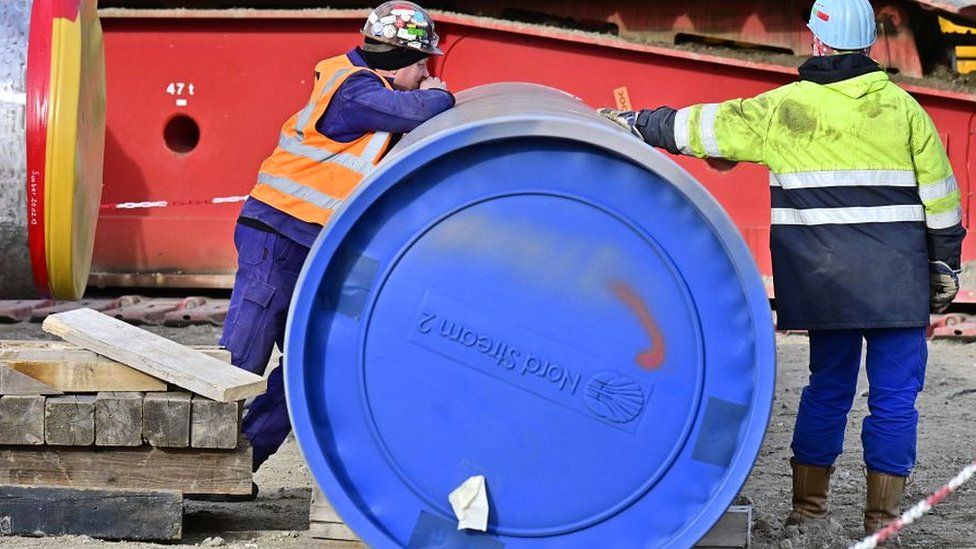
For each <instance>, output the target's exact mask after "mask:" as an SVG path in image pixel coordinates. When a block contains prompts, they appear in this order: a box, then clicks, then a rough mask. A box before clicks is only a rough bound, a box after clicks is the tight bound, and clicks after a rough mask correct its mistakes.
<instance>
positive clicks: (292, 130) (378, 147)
mask: <svg viewBox="0 0 976 549" xmlns="http://www.w3.org/2000/svg"><path fill="white" fill-rule="evenodd" d="M368 70H371V69H369V68H366V67H357V66H355V65H353V64H352V63H351V62H350V61H349V58H348V57H346V56H345V55H341V56H338V57H333V58H331V59H326V60H324V61H320V62H319V63H318V64H317V65H316V66H315V75H316V81H315V86H314V87H313V89H312V96H311V98H310V99H309V102H308V105H306V106H305V108H304V109H302V110H301V111H299V112H298V113H296V114H295V115H294V116H292V117H291V118H289V119H288V121H287V122H285V125H284V127H282V129H281V135H280V136H279V139H278V146H277V147H276V148H275V150H274V152H273V153H271V156H269V157H268V158H267V159H266V160H265V161H264V162H263V163H262V164H261V169H260V172H259V173H258V184H257V185H256V186H255V187H254V189H253V190H252V191H251V196H253V197H254V198H256V199H258V200H260V201H261V202H263V203H265V204H267V205H269V206H272V207H273V208H275V209H278V210H281V211H283V212H285V213H287V214H289V215H292V216H294V217H296V218H298V219H301V220H302V221H306V222H309V223H317V224H320V225H324V224H325V223H326V222H327V221H328V219H329V217H330V216H331V215H332V212H333V211H334V210H335V208H336V207H337V206H339V205H340V204H342V202H343V200H345V199H346V198H347V197H348V196H349V195H350V194H351V193H352V191H353V190H354V189H355V188H356V187H357V186H358V185H359V183H360V182H361V181H362V180H363V178H364V177H365V176H366V175H367V174H369V172H370V171H372V169H373V167H374V166H376V164H378V163H379V161H380V159H381V158H382V157H383V155H384V154H385V153H386V150H387V148H388V147H389V145H390V134H389V133H387V132H371V133H366V134H364V135H363V136H362V137H360V138H358V139H355V140H353V141H350V142H348V143H344V142H340V141H334V140H332V139H330V138H328V137H326V136H325V135H323V134H322V133H320V132H319V131H318V130H317V129H316V127H315V124H316V122H317V121H318V120H319V118H321V117H322V114H323V113H324V112H325V110H326V109H327V108H328V106H329V102H330V101H331V100H332V98H333V96H334V95H335V93H336V90H338V89H339V86H341V85H342V83H343V82H344V81H345V80H346V79H347V78H349V77H350V76H352V75H353V74H355V73H356V72H357V71H368ZM380 80H381V81H382V82H383V83H384V85H385V86H387V87H389V83H388V82H387V81H386V80H385V79H383V78H380Z"/></svg>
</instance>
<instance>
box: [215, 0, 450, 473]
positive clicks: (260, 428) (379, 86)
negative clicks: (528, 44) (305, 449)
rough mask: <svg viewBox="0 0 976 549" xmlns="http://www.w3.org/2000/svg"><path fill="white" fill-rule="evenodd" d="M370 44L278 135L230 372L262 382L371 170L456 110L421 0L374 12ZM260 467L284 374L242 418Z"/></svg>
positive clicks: (248, 241) (252, 241)
mask: <svg viewBox="0 0 976 549" xmlns="http://www.w3.org/2000/svg"><path fill="white" fill-rule="evenodd" d="M362 34H363V35H364V41H363V44H362V46H359V47H356V48H354V49H352V50H351V51H349V52H348V53H346V54H343V55H339V56H336V57H332V58H330V59H326V60H324V61H320V62H319V63H318V64H317V65H316V66H315V80H314V82H315V84H314V87H313V88H312V94H311V98H310V99H309V101H308V103H307V105H305V107H304V108H302V110H300V111H299V112H297V113H296V114H295V115H293V116H292V117H291V118H289V119H288V121H286V122H285V125H284V127H282V129H281V134H280V136H279V139H278V146H277V147H276V148H275V150H274V152H272V153H271V156H269V157H268V158H267V159H266V160H265V161H264V162H263V163H262V164H261V169H260V172H259V173H258V178H257V179H258V181H257V185H255V187H254V189H253V190H252V191H251V195H250V196H249V197H248V199H247V201H246V202H245V204H244V207H243V209H242V211H241V214H240V217H239V219H238V220H237V227H236V229H235V232H234V244H235V246H236V247H237V253H238V270H237V276H236V279H235V281H234V291H233V294H232V295H231V302H230V308H229V309H228V312H227V320H226V323H225V325H224V333H223V336H222V337H221V340H220V343H221V345H223V346H225V347H226V348H227V349H228V350H230V352H231V357H232V362H233V363H234V365H236V366H238V367H240V368H244V369H246V370H248V371H251V372H254V373H257V374H263V373H264V371H265V368H266V366H267V365H268V361H269V359H270V357H271V353H272V351H273V349H274V346H275V345H276V344H277V345H278V348H279V349H282V348H283V347H284V336H285V319H286V318H287V313H288V305H289V302H290V301H291V295H292V291H293V290H294V288H295V283H296V281H297V278H298V273H299V271H301V268H302V264H303V263H304V261H305V256H306V255H307V254H308V252H309V248H310V247H311V246H312V243H313V242H314V241H315V239H316V238H317V237H318V235H319V232H321V229H322V227H323V226H324V225H325V224H326V223H327V222H328V221H329V219H330V217H331V216H332V214H333V212H334V211H335V209H336V208H337V207H338V206H339V205H340V204H342V202H343V201H344V200H345V199H346V198H347V197H349V196H350V195H351V194H352V192H353V191H354V190H355V189H356V188H357V187H358V186H359V184H360V183H361V182H362V181H363V179H364V178H365V177H366V175H368V174H369V173H370V171H372V170H373V168H374V167H375V166H376V164H377V163H379V161H380V160H381V159H382V158H383V156H384V155H385V154H386V152H387V151H388V150H389V148H390V147H391V145H392V143H393V141H394V140H395V139H396V138H397V136H398V135H399V134H403V133H405V132H409V131H411V130H413V129H414V128H416V127H417V126H418V125H420V124H421V123H423V122H424V121H426V120H428V119H430V118H431V117H433V116H435V115H437V114H438V113H440V112H442V111H445V110H447V109H449V108H451V107H453V106H454V96H453V95H452V94H451V93H450V92H449V91H448V90H447V85H446V84H445V83H444V82H443V81H441V80H440V79H439V78H436V77H433V76H431V75H430V73H429V72H428V70H427V58H428V57H429V56H431V55H440V54H441V53H442V52H441V50H440V49H438V47H437V42H438V37H437V33H436V32H435V31H434V21H433V20H432V19H431V18H430V15H429V14H428V13H427V12H426V11H425V10H424V9H423V8H421V7H420V6H418V5H417V4H414V3H413V2H404V1H391V2H385V3H383V4H382V5H380V6H379V7H377V8H376V9H375V10H373V12H372V13H370V14H369V18H368V19H367V21H366V23H365V25H364V26H363V29H362ZM243 431H244V434H245V435H246V436H247V437H248V438H249V439H250V441H251V445H252V447H253V449H254V460H253V469H254V470H255V471H256V470H257V469H258V467H260V466H261V464H262V463H263V462H264V461H265V460H266V459H267V458H268V457H269V456H271V454H273V453H274V452H275V451H277V449H278V447H279V446H280V445H281V443H282V442H283V441H284V439H285V437H286V436H287V435H288V433H289V432H290V431H291V425H290V424H289V421H288V410H287V408H286V404H285V394H284V387H283V384H282V369H281V368H280V367H278V368H276V369H274V370H273V371H272V372H271V374H270V375H269V376H268V390H267V392H266V393H264V394H263V395H260V396H259V397H257V398H256V399H255V400H254V402H253V403H252V404H251V406H250V407H249V409H248V412H247V414H246V415H245V416H244V423H243Z"/></svg>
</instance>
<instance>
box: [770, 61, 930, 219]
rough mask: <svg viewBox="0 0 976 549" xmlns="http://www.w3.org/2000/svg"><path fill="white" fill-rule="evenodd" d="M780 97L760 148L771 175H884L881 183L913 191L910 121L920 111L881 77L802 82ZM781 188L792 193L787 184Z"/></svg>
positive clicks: (878, 74)
mask: <svg viewBox="0 0 976 549" xmlns="http://www.w3.org/2000/svg"><path fill="white" fill-rule="evenodd" d="M783 91H784V92H785V93H783V94H782V98H781V99H780V102H779V104H778V106H777V107H776V108H775V111H774V113H773V115H772V117H771V120H770V121H769V122H770V124H769V129H768V132H767V134H766V140H765V143H764V146H765V149H766V150H765V151H764V154H763V158H764V161H765V164H766V165H767V166H769V168H770V170H771V171H772V172H773V173H775V174H783V173H790V172H807V171H821V170H831V171H834V170H885V171H887V172H888V173H885V174H883V175H884V177H885V178H887V179H889V180H891V179H896V180H898V181H905V182H906V183H905V186H914V184H915V173H914V168H913V165H912V148H911V145H910V141H911V136H912V127H911V126H912V124H911V120H912V118H913V117H915V116H916V114H917V113H918V112H919V111H920V108H919V106H918V104H917V103H915V100H914V99H912V97H911V96H909V95H908V94H907V93H905V91H903V90H902V89H901V88H899V87H898V86H896V85H894V84H892V83H891V82H890V81H889V80H888V77H887V75H886V74H885V73H884V72H881V71H874V72H869V73H867V74H863V75H861V76H857V77H854V78H849V79H846V80H841V81H839V82H832V83H827V84H817V83H814V82H811V81H807V80H803V81H800V82H797V83H795V84H792V85H790V86H787V87H786V88H785V89H783ZM891 170H896V171H897V172H901V171H904V173H903V174H902V173H897V172H896V173H892V172H891ZM782 183H783V186H784V187H785V188H789V187H790V179H789V178H783V179H782ZM855 183H859V184H860V185H864V184H866V182H865V181H859V182H854V181H852V184H855ZM878 183H879V184H884V182H883V181H878ZM868 184H869V183H868ZM919 205H921V203H920V202H919Z"/></svg>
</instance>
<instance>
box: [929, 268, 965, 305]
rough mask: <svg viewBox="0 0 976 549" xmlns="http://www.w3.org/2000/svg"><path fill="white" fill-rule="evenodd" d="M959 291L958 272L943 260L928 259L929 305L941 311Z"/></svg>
mask: <svg viewBox="0 0 976 549" xmlns="http://www.w3.org/2000/svg"><path fill="white" fill-rule="evenodd" d="M957 293H959V273H958V272H957V271H954V270H952V267H950V266H949V265H948V264H947V263H945V262H944V261H929V307H930V310H931V311H932V312H933V313H941V312H942V311H945V310H946V309H948V308H949V304H950V303H952V300H953V299H955V297H956V294H957Z"/></svg>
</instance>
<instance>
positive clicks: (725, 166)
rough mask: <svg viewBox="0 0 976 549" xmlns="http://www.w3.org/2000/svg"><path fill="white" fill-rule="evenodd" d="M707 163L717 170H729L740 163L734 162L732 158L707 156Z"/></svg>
mask: <svg viewBox="0 0 976 549" xmlns="http://www.w3.org/2000/svg"><path fill="white" fill-rule="evenodd" d="M705 163H706V164H708V167H710V168H711V169H713V170H715V171H717V172H727V171H729V170H731V169H732V168H734V167H736V166H738V165H739V163H738V162H732V161H731V160H726V159H724V158H706V159H705Z"/></svg>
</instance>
